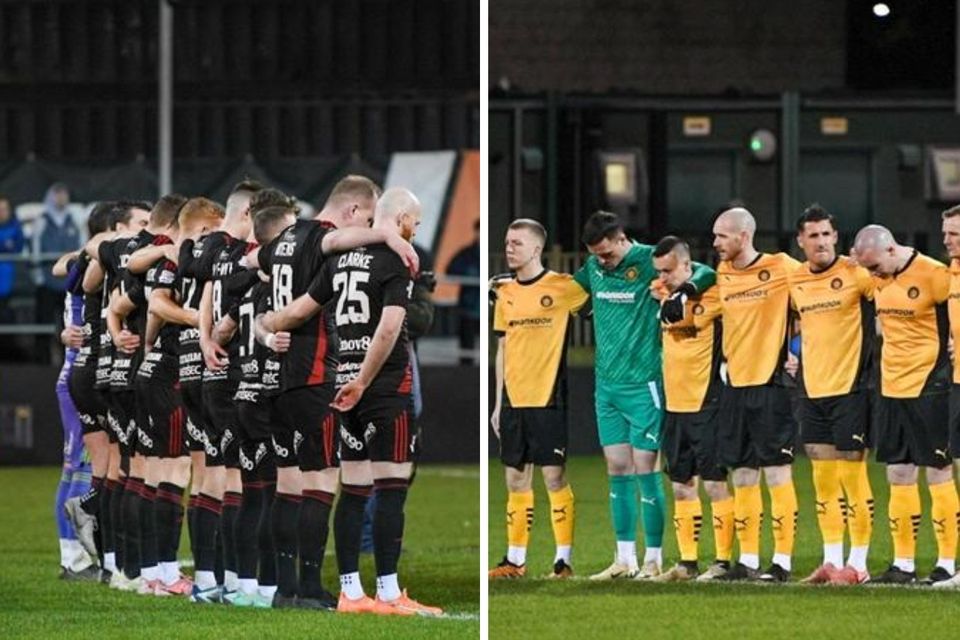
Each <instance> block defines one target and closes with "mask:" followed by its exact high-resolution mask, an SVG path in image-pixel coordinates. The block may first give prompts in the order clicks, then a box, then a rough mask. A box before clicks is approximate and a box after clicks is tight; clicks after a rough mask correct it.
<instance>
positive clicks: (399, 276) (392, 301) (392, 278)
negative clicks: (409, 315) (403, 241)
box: [382, 252, 413, 309]
mask: <svg viewBox="0 0 960 640" xmlns="http://www.w3.org/2000/svg"><path fill="white" fill-rule="evenodd" d="M390 256H391V259H390V261H389V262H388V263H387V265H388V266H387V268H386V269H385V270H384V275H383V284H382V289H383V306H384V307H403V308H404V309H406V308H407V304H408V303H409V302H410V297H411V295H412V293H413V280H412V279H411V278H410V271H409V269H407V268H406V267H405V266H403V262H402V261H401V260H400V257H399V256H397V255H396V254H394V253H392V252H391V254H390Z"/></svg>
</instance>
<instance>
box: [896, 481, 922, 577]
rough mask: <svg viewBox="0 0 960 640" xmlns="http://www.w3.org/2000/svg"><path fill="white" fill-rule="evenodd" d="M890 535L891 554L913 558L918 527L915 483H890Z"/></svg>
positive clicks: (918, 513)
mask: <svg viewBox="0 0 960 640" xmlns="http://www.w3.org/2000/svg"><path fill="white" fill-rule="evenodd" d="M889 515H890V535H891V536H892V537H893V556H894V557H895V558H902V559H904V560H913V559H914V557H915V556H916V552H917V529H918V528H919V527H920V490H919V489H917V485H916V484H893V485H890V514H889Z"/></svg>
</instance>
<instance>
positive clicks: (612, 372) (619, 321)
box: [573, 242, 716, 384]
mask: <svg viewBox="0 0 960 640" xmlns="http://www.w3.org/2000/svg"><path fill="white" fill-rule="evenodd" d="M653 249H654V248H653V246H652V245H648V244H640V243H639V242H634V243H633V246H632V247H631V248H630V250H629V251H628V252H627V255H625V256H624V258H623V260H622V261H621V262H620V264H619V265H617V268H616V269H613V270H610V271H608V270H606V269H604V268H603V267H601V266H600V263H599V262H598V261H597V259H596V257H595V256H590V257H589V258H588V259H587V261H586V262H585V263H584V264H583V266H582V267H580V269H579V270H578V271H577V273H576V274H574V276H573V277H574V280H576V282H577V283H578V284H579V285H580V286H581V287H583V288H584V290H585V291H587V293H589V294H590V300H591V302H592V304H593V330H594V337H595V342H596V358H595V363H594V368H595V371H596V378H597V383H598V384H599V383H601V382H616V383H622V382H628V383H636V382H641V383H646V382H649V381H651V380H659V379H660V376H661V359H662V348H661V343H660V321H659V320H658V319H657V312H658V311H659V309H660V303H659V302H658V301H657V300H656V299H655V298H654V297H653V296H651V295H650V284H651V283H652V282H653V281H654V280H655V279H656V278H657V272H656V270H655V269H654V268H653ZM690 281H691V282H692V283H693V285H694V286H695V287H697V290H698V291H704V290H705V289H707V288H709V287H710V286H712V285H713V284H714V283H715V282H716V273H715V272H714V271H713V269H711V268H710V267H707V266H704V265H701V264H697V263H694V270H693V277H692V278H691V279H690Z"/></svg>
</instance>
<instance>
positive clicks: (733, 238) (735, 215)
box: [713, 207, 757, 263]
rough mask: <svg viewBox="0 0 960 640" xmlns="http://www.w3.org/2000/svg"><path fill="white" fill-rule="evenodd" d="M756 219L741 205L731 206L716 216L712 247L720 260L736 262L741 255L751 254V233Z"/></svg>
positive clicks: (752, 251) (752, 252)
mask: <svg viewBox="0 0 960 640" xmlns="http://www.w3.org/2000/svg"><path fill="white" fill-rule="evenodd" d="M756 230H757V221H756V220H755V219H754V218H753V214H752V213H750V212H749V211H747V210H746V209H744V208H743V207H731V208H729V209H726V210H725V211H723V212H722V213H721V214H720V215H719V216H717V220H716V222H714V223H713V248H714V249H716V251H717V254H718V255H719V256H720V259H721V260H729V261H731V262H734V263H736V262H737V259H738V258H740V257H741V256H748V257H750V256H752V255H753V254H754V253H755V250H754V248H753V234H754V233H755V232H756Z"/></svg>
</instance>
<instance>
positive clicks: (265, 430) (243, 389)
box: [234, 382, 273, 441]
mask: <svg viewBox="0 0 960 640" xmlns="http://www.w3.org/2000/svg"><path fill="white" fill-rule="evenodd" d="M234 401H235V402H236V403H237V413H238V417H239V419H240V433H241V438H240V439H241V440H256V441H260V440H269V439H270V436H271V434H272V431H273V427H272V425H273V396H269V395H266V394H264V393H263V390H261V389H260V388H259V387H257V386H253V385H248V384H245V383H243V382H241V383H240V386H239V387H237V393H236V394H235V395H234Z"/></svg>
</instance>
